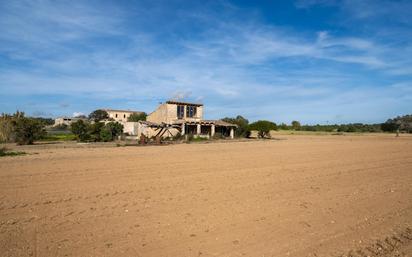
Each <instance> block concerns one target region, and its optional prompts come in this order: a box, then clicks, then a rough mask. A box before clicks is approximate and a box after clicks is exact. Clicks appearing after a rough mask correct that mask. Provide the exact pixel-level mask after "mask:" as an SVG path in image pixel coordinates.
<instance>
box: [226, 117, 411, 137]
mask: <svg viewBox="0 0 412 257" xmlns="http://www.w3.org/2000/svg"><path fill="white" fill-rule="evenodd" d="M222 120H223V121H226V122H229V123H233V124H236V125H237V126H238V127H237V128H236V135H237V136H238V137H249V136H250V134H251V131H253V130H254V131H257V132H258V136H259V137H261V138H263V137H268V136H269V132H270V131H271V130H295V131H317V132H358V133H362V132H375V133H376V132H404V133H412V115H405V116H398V117H396V118H393V119H388V120H387V121H386V122H384V123H376V124H364V123H349V124H332V125H329V124H328V125H321V124H316V125H301V123H300V122H299V121H292V122H291V124H289V125H288V124H285V123H280V124H276V123H275V122H272V121H268V120H258V121H256V122H253V123H249V120H248V119H246V118H244V117H243V116H241V115H238V116H236V117H235V118H230V117H226V118H223V119H222Z"/></svg>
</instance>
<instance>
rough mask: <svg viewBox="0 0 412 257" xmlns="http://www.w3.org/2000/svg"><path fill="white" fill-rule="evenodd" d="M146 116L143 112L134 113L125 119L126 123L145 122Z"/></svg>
mask: <svg viewBox="0 0 412 257" xmlns="http://www.w3.org/2000/svg"><path fill="white" fill-rule="evenodd" d="M146 117H147V114H146V113H145V112H135V113H132V114H131V115H130V116H129V118H127V121H130V122H138V121H141V120H146Z"/></svg>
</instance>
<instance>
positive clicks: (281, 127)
mask: <svg viewBox="0 0 412 257" xmlns="http://www.w3.org/2000/svg"><path fill="white" fill-rule="evenodd" d="M279 128H280V129H283V130H289V127H288V125H286V124H285V123H281V124H280V125H279Z"/></svg>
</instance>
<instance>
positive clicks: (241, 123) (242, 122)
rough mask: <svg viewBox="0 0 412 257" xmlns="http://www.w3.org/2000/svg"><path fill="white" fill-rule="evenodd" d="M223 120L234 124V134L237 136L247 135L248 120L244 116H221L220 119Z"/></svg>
mask: <svg viewBox="0 0 412 257" xmlns="http://www.w3.org/2000/svg"><path fill="white" fill-rule="evenodd" d="M222 120H223V121H224V122H228V123H231V124H236V125H237V128H236V136H238V137H247V136H249V130H248V125H249V121H248V120H247V119H245V118H244V117H242V116H240V115H238V116H236V118H228V117H226V118H223V119H222Z"/></svg>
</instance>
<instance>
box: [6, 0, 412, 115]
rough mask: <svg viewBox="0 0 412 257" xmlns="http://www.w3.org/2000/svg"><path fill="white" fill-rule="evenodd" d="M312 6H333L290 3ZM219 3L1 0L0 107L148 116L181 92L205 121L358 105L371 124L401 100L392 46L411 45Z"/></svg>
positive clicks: (406, 74) (403, 63) (342, 111)
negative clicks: (127, 111) (304, 25)
mask: <svg viewBox="0 0 412 257" xmlns="http://www.w3.org/2000/svg"><path fill="white" fill-rule="evenodd" d="M319 4H320V5H325V4H326V5H328V6H332V5H335V4H336V2H334V1H320V2H319V1H299V2H298V3H297V6H298V7H299V8H311V7H312V6H314V5H319ZM216 5H217V4H206V5H204V6H202V8H204V9H206V10H204V11H203V9H202V11H200V9H199V8H198V7H197V6H196V5H194V6H190V8H189V9H179V10H178V11H177V10H175V9H173V10H169V8H171V7H170V6H168V4H165V5H164V6H162V5H150V4H147V3H143V2H137V3H133V4H132V3H130V4H129V5H127V6H122V5H117V4H113V3H107V2H103V3H101V4H99V5H97V4H96V3H89V2H84V1H79V2H77V1H75V2H72V3H70V4H68V3H65V2H49V1H27V2H24V1H23V2H3V3H1V4H0V10H1V14H2V15H0V29H1V31H2V32H3V33H0V53H1V56H2V57H0V58H2V59H0V81H1V82H0V89H1V91H2V92H1V93H0V98H1V99H2V100H4V101H0V102H2V103H1V104H0V108H2V109H5V110H6V111H12V110H13V109H14V108H16V107H17V108H22V109H32V108H31V107H29V106H28V105H27V104H26V103H25V101H26V100H27V98H30V99H32V101H35V102H36V103H38V105H37V106H36V108H40V107H42V108H44V109H45V110H46V108H47V110H51V111H52V112H53V115H61V114H67V115H68V114H70V113H73V112H79V111H81V112H88V111H91V110H92V109H93V108H96V107H106V106H107V107H117V108H135V109H143V110H145V111H151V110H152V109H153V108H154V107H155V106H156V104H157V103H158V102H159V101H162V100H166V99H167V98H172V97H179V98H182V97H183V98H189V99H193V100H199V99H201V100H202V101H204V102H205V103H206V104H207V110H210V112H209V113H206V115H207V116H208V117H210V118H220V117H222V116H226V115H236V114H244V115H247V116H248V117H249V118H250V119H260V118H267V119H274V120H276V121H285V122H286V121H290V120H292V119H299V120H302V121H304V122H315V121H319V122H321V121H325V120H333V119H336V117H341V119H342V121H351V120H353V121H355V120H356V121H359V120H362V118H361V117H360V116H359V117H358V116H357V115H358V114H359V113H360V112H359V111H356V109H357V108H358V109H359V108H364V109H365V112H364V113H363V114H364V115H365V117H366V116H368V115H371V114H374V115H375V116H373V118H369V117H368V118H364V119H363V120H368V121H369V120H370V121H373V120H378V119H382V117H381V116H379V117H378V116H376V111H375V109H376V108H377V106H379V104H382V103H385V104H386V103H387V102H391V103H392V101H393V99H396V98H398V97H399V94H398V93H397V91H391V90H389V88H391V86H390V85H393V84H396V83H404V85H406V86H405V87H407V86H408V85H409V84H408V83H409V82H410V81H412V79H411V76H412V72H411V71H410V69H408V68H407V67H408V65H409V66H410V64H411V61H410V60H409V58H408V55H407V54H405V53H402V52H400V49H399V45H401V49H402V50H403V51H406V52H407V53H412V51H411V50H410V49H411V48H410V47H409V48H408V47H407V46H405V44H406V43H404V42H403V41H402V40H403V39H401V38H399V39H397V40H396V41H394V39H393V38H383V39H384V40H379V37H378V36H376V35H367V34H362V33H353V34H351V33H345V34H342V33H340V32H339V31H338V30H331V29H321V30H319V29H318V28H316V29H315V28H309V29H307V30H306V31H301V30H299V29H296V28H293V27H286V26H278V25H277V24H272V23H265V22H263V21H262V20H261V19H260V18H259V15H255V13H259V11H258V10H257V11H256V12H251V13H252V15H248V16H247V17H248V18H247V19H246V20H245V19H242V17H243V16H242V14H240V15H239V14H238V13H239V12H242V10H241V9H238V8H237V7H236V4H235V3H231V2H220V4H218V8H217V7H216ZM373 6H375V5H373ZM340 7H341V8H342V9H344V8H347V7H346V5H345V4H343V5H341V6H340ZM215 9H219V12H216V11H214V10H215ZM149 10H150V11H149ZM345 10H346V9H345ZM348 12H349V11H348ZM23 13H24V14H25V15H22V14H23ZM248 14H250V13H248ZM352 16H353V19H355V20H356V19H360V18H359V15H357V14H353V15H352ZM145 17H146V19H145ZM163 17H167V18H168V19H169V20H170V22H169V23H167V22H166V21H165V20H164V18H163ZM145 20H147V21H145ZM399 74H402V77H398V76H399ZM368 94H369V95H370V94H372V95H373V96H374V97H372V98H370V97H367V95H368ZM50 95H56V96H61V97H56V99H52V100H51V101H52V104H53V103H54V104H55V105H54V107H52V108H51V107H50V106H51V105H50V102H49V104H45V103H44V98H45V97H46V98H47V97H49V96H50ZM10 98H14V99H21V100H20V101H9V100H8V99H10ZM60 98H64V99H60ZM48 100H50V99H48ZM53 101H55V102H53ZM63 101H64V102H65V103H68V105H67V106H64V107H63V106H61V103H62V102H63ZM402 101H404V100H402ZM399 106H400V107H399ZM403 106H404V104H403V102H402V104H399V105H397V106H396V105H395V106H394V107H393V108H390V110H388V111H386V112H385V113H380V114H379V115H391V114H392V113H395V112H396V111H399V108H401V107H403ZM311 108H315V109H311ZM369 109H370V110H369ZM372 109H374V110H372ZM214 110H216V111H214ZM217 110H219V112H217ZM320 110H322V111H320ZM351 117H352V119H351ZM380 117H381V118H380ZM343 119H347V120H343ZM336 122H339V120H336Z"/></svg>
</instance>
